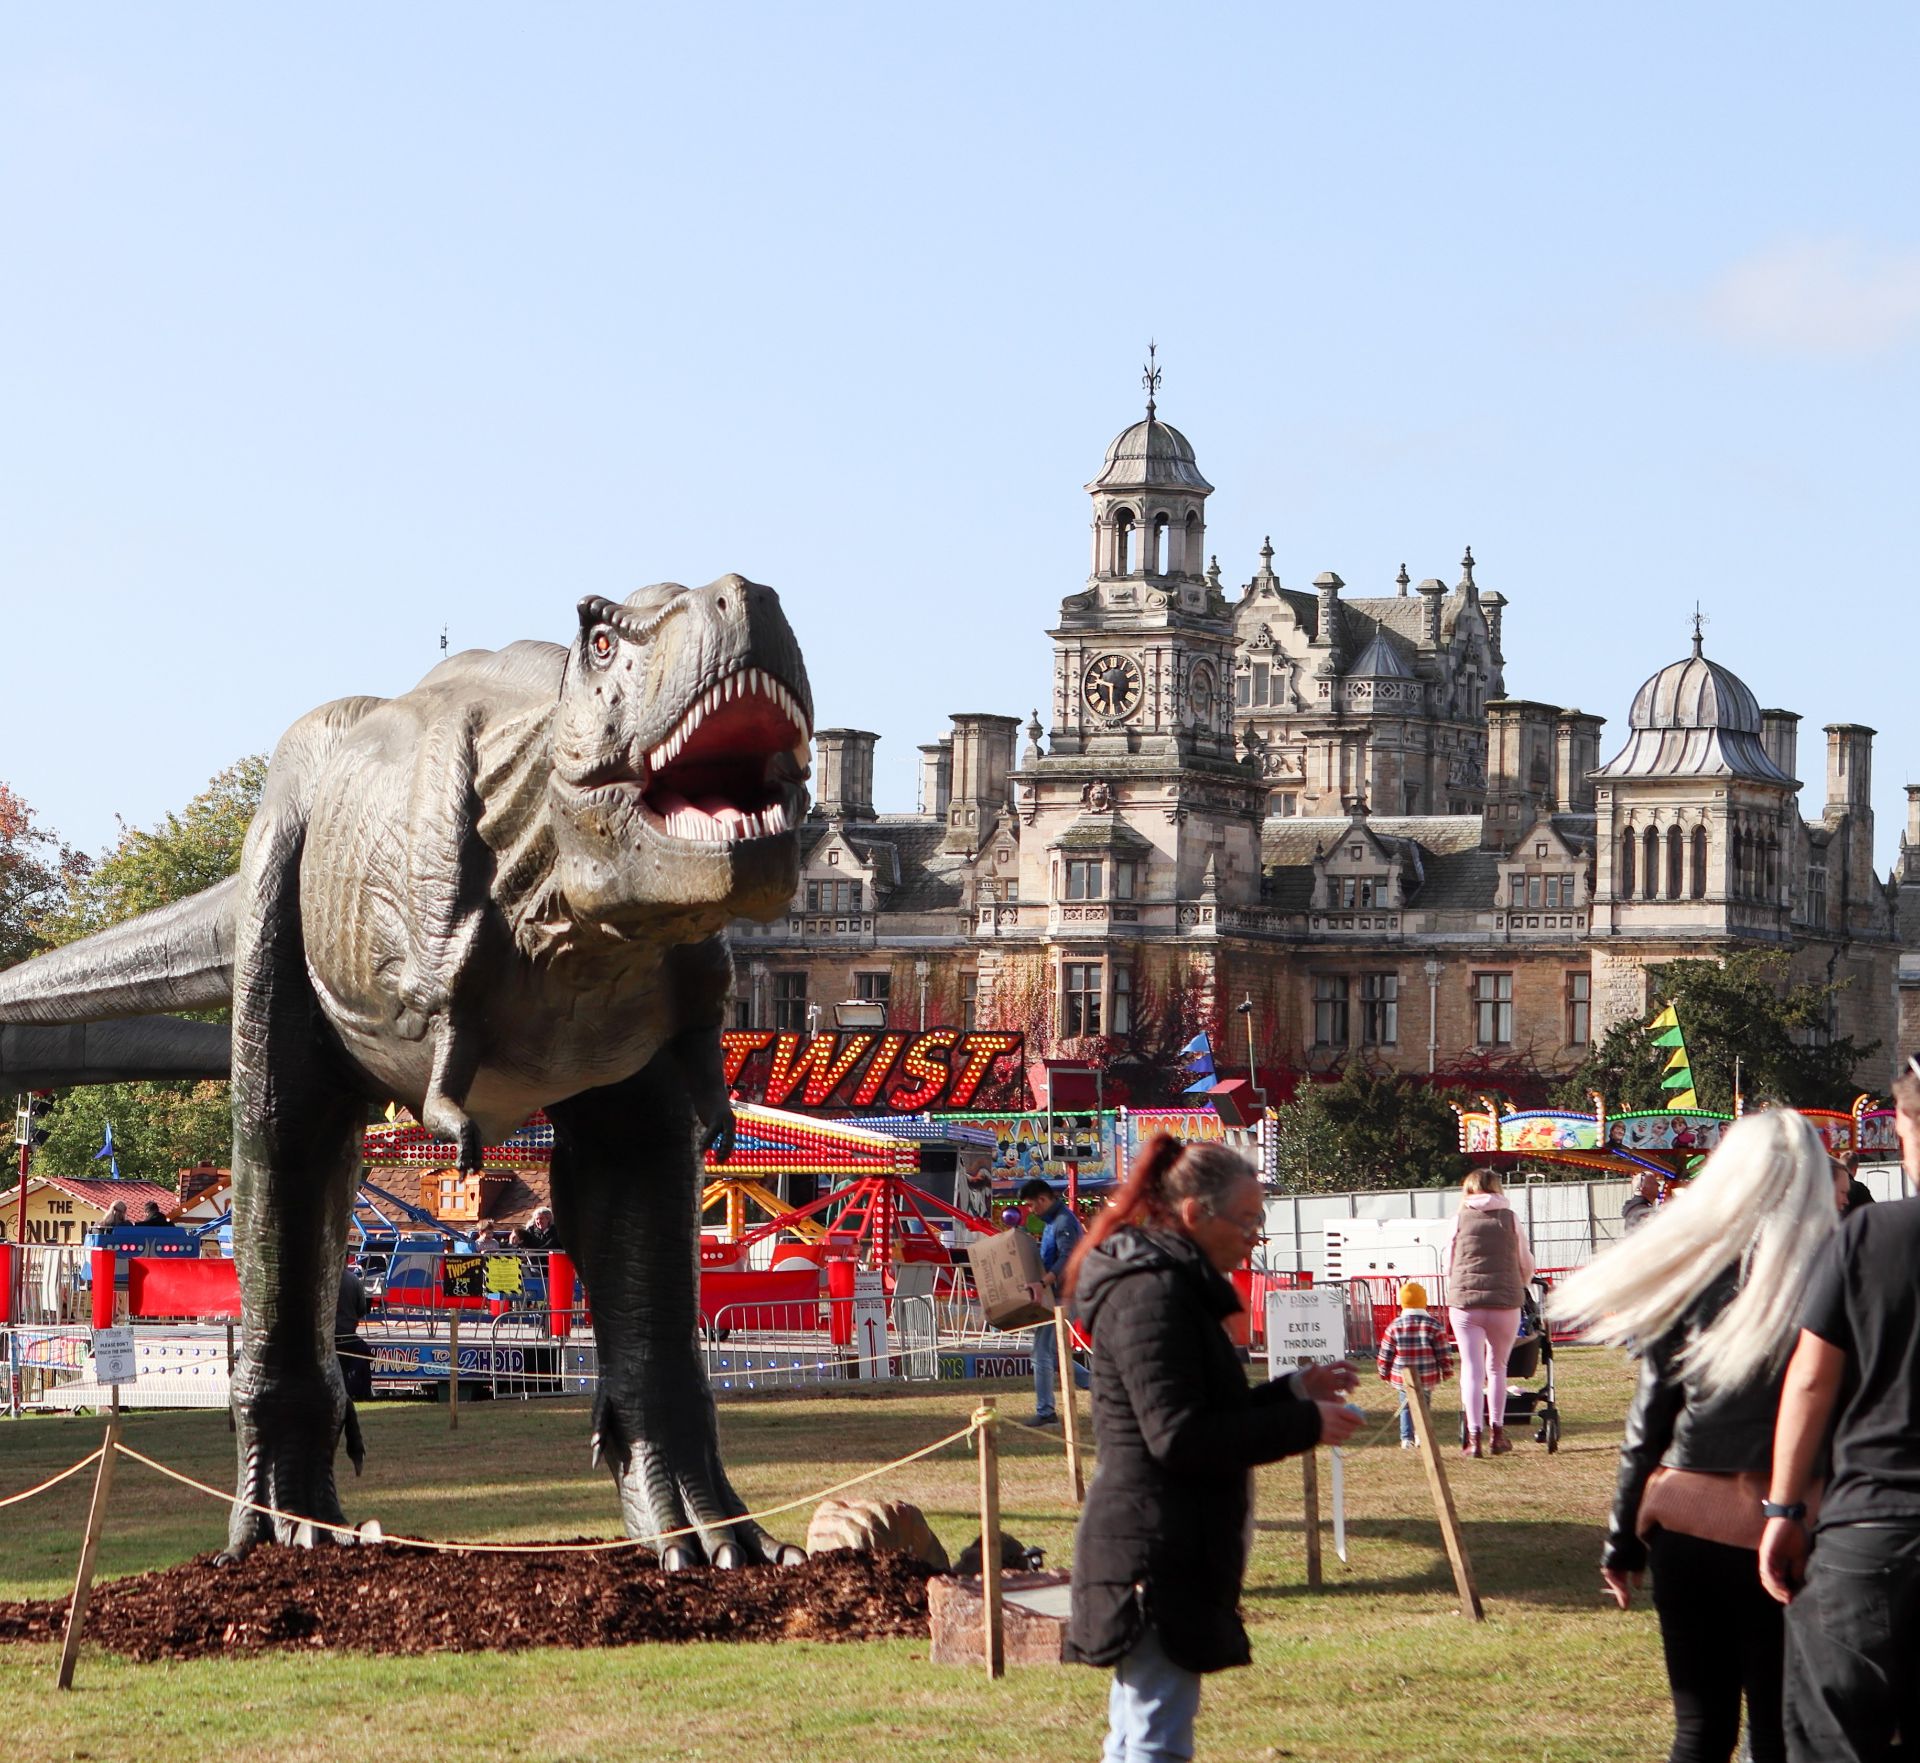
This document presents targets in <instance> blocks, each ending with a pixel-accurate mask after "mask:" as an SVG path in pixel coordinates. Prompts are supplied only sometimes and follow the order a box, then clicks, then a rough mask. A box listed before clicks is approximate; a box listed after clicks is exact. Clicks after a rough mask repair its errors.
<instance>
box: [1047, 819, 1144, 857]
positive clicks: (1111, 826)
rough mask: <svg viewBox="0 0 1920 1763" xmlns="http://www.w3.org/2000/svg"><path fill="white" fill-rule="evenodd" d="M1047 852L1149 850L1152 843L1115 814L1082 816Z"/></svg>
mask: <svg viewBox="0 0 1920 1763" xmlns="http://www.w3.org/2000/svg"><path fill="white" fill-rule="evenodd" d="M1048 849H1049V850H1058V851H1115V850H1120V851H1151V850H1152V849H1153V841H1152V840H1151V839H1149V838H1147V837H1146V836H1145V835H1143V834H1141V833H1137V832H1135V831H1134V830H1133V828H1132V827H1130V826H1128V825H1127V823H1126V822H1125V821H1124V820H1122V819H1121V818H1120V816H1119V815H1118V814H1083V815H1081V816H1080V817H1079V819H1077V820H1076V821H1074V822H1073V824H1072V825H1071V826H1069V827H1068V828H1067V829H1066V830H1065V831H1064V832H1063V833H1061V835H1060V836H1059V837H1058V838H1057V839H1055V840H1054V841H1053V842H1052V844H1051V845H1049V846H1048Z"/></svg>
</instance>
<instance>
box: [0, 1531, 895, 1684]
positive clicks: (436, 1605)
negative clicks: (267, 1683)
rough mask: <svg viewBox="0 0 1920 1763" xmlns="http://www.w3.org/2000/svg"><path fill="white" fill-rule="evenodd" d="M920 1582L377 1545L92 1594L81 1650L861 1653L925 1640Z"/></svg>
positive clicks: (6, 1613)
mask: <svg viewBox="0 0 1920 1763" xmlns="http://www.w3.org/2000/svg"><path fill="white" fill-rule="evenodd" d="M931 1576H932V1575H931V1570H930V1569H929V1568H927V1567H925V1566H924V1565H922V1564H921V1563H920V1562H918V1561H914V1560H911V1559H909V1558H908V1557H907V1556H905V1555H897V1554H873V1555H868V1554H861V1553H857V1552H855V1551H853V1550H850V1549H841V1550H835V1551H833V1552H831V1553H828V1554H823V1555H815V1556H813V1557H812V1558H811V1559H809V1560H808V1561H807V1562H806V1563H805V1564H804V1565H802V1566H798V1567H741V1568H736V1569H733V1570H732V1571H730V1572H725V1573H723V1572H720V1571H718V1570H717V1569H714V1568H707V1567H695V1568H688V1569H686V1570H685V1571H683V1572H680V1573H664V1572H662V1571H661V1570H660V1568H659V1567H658V1566H656V1565H655V1564H654V1562H653V1559H652V1557H651V1556H647V1555H639V1554H619V1555H554V1554H544V1555H443V1554H437V1553H434V1552H433V1551H430V1550H425V1549H409V1548H402V1547H397V1546H395V1545H393V1544H390V1543H389V1544H383V1545H380V1546H377V1547H348V1548H338V1547H322V1548H315V1549H287V1548H270V1547H263V1548H257V1549H255V1550H254V1551H253V1552H252V1553H251V1554H249V1555H248V1556H247V1558H246V1559H245V1560H244V1561H241V1562H239V1563H238V1564H236V1565H233V1566H227V1567H218V1566H215V1565H214V1560H213V1557H212V1556H211V1555H200V1556H196V1557H195V1558H194V1559H193V1560H192V1561H189V1562H187V1563H186V1564H185V1565H183V1566H180V1567H170V1568H168V1569H167V1570H166V1571H165V1572H162V1573H143V1574H139V1575H136V1576H134V1577H132V1578H128V1579H118V1580H109V1581H105V1582H103V1583H101V1584H99V1585H96V1586H95V1587H94V1590H93V1596H92V1599H91V1600H90V1602H89V1603H88V1606H87V1621H86V1628H85V1632H84V1638H85V1640H86V1641H87V1643H88V1644H89V1645H92V1646H97V1647H105V1648H107V1649H108V1650H109V1651H111V1652H115V1653H125V1654H128V1655H130V1656H131V1657H133V1658H135V1659H141V1660H153V1659H197V1658H203V1657H205V1656H207V1655H209V1654H216V1653H257V1652H263V1651H267V1650H277V1649H300V1650H307V1651H313V1650H317V1649H339V1650H342V1651H352V1652H361V1653H470V1652H480V1651H499V1650H501V1649H513V1648H519V1647H624V1646H631V1645H634V1644H635V1643H637V1642H642V1641H780V1640H809V1641H865V1640H879V1639H885V1638H889V1637H894V1636H913V1637H917V1638H920V1639H924V1638H925V1637H926V1635H927V1581H928V1579H929V1578H930V1577H931ZM66 1615H67V1600H66V1599H65V1598H60V1599H35V1600H31V1601H29V1602H27V1603H23V1604H7V1603H0V1642H5V1641H56V1642H57V1641H58V1640H59V1639H60V1636H61V1633H62V1630H63V1628H64V1626H65V1623H66Z"/></svg>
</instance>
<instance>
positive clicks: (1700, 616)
mask: <svg viewBox="0 0 1920 1763" xmlns="http://www.w3.org/2000/svg"><path fill="white" fill-rule="evenodd" d="M1711 623H1713V620H1712V619H1710V618H1709V617H1708V616H1707V615H1706V614H1705V613H1704V612H1702V611H1701V610H1700V602H1699V601H1698V600H1696V601H1694V603H1693V652H1694V654H1696V655H1698V654H1699V653H1700V627H1701V626H1702V625H1703V624H1711Z"/></svg>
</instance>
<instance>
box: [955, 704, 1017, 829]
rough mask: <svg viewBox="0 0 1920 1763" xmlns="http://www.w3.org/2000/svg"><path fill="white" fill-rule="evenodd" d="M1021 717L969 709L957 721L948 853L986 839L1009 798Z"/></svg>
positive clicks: (956, 718)
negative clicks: (1009, 779)
mask: <svg viewBox="0 0 1920 1763" xmlns="http://www.w3.org/2000/svg"><path fill="white" fill-rule="evenodd" d="M1019 734H1020V719H1019V717H1017V716H991V715H988V714H986V713H985V712H983V711H965V712H962V713H960V714H957V715H956V716H955V717H954V719H953V780H952V786H951V787H952V795H951V796H950V798H949V799H948V802H947V814H946V819H947V836H946V838H945V840H944V841H943V847H944V849H946V850H948V851H964V852H973V851H977V850H979V849H980V847H981V845H982V844H984V843H985V842H986V838H987V835H988V834H989V833H990V832H991V831H992V830H993V823H994V821H995V820H996V819H997V818H998V817H999V815H1000V813H1001V811H1002V810H1003V809H1005V808H1006V807H1007V806H1008V803H1009V802H1010V800H1011V794H1010V792H1011V785H1010V783H1009V782H1008V778H1009V775H1010V774H1011V772H1012V771H1013V750H1014V743H1015V741H1016V740H1017V739H1018V738H1019Z"/></svg>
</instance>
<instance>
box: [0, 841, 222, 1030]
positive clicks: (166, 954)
mask: <svg viewBox="0 0 1920 1763" xmlns="http://www.w3.org/2000/svg"><path fill="white" fill-rule="evenodd" d="M239 885H240V884H239V878H238V877H229V878H228V879H227V880H226V881H223V882H216V883H214V885H213V886H212V887H210V888H208V889H206V890H205V891H204V892H202V893H198V894H195V895H193V896H192V897H191V898H189V899H185V900H180V901H177V902H175V904H173V905H171V906H162V907H160V908H159V909H158V910H157V911H153V912H143V913H142V914H141V915H140V916H139V917H138V918H130V919H128V920H127V921H126V923H125V924H116V925H110V926H109V927H108V928H107V929H106V930H103V931H96V932H95V933H94V934H93V935H92V936H90V937H82V938H81V939H80V941H79V942H77V943H69V944H67V946H66V947H65V948H62V949H50V950H48V952H47V953H46V954H44V955H36V956H35V957H34V958H33V959H32V960H30V961H22V962H21V963H20V964H19V965H18V966H16V967H10V968H8V969H7V970H6V971H5V972H4V973H0V1023H8V1022H18V1023H66V1022H106V1021H110V1020H112V1019H113V1018H116V1017H121V1016H145V1015H148V1014H149V1013H151V1012H154V1011H166V1010H217V1009H219V1008H221V1007H222V1006H223V1005H226V1004H230V1003H232V1001H233V932H234V919H235V915H236V911H237V907H236V901H235V895H236V894H237V892H238V890H239Z"/></svg>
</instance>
